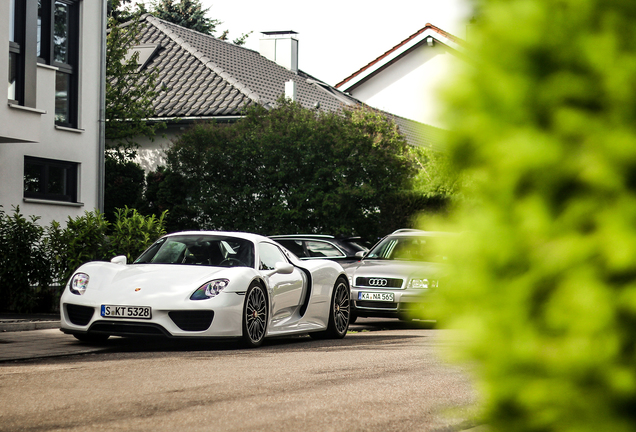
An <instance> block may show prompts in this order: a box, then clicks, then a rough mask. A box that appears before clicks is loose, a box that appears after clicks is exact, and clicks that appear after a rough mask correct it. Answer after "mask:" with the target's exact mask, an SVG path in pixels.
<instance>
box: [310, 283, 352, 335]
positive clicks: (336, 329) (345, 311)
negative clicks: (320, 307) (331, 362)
mask: <svg viewBox="0 0 636 432" xmlns="http://www.w3.org/2000/svg"><path fill="white" fill-rule="evenodd" d="M350 296H351V293H350V291H349V285H347V280H346V279H345V278H343V277H339V278H338V279H337V280H336V285H335V286H334V289H333V294H332V295H331V305H330V308H329V325H328V326H327V330H325V331H323V332H316V333H310V336H311V337H313V338H314V339H342V338H343V337H345V335H346V334H347V330H348V329H349V319H350V317H351V302H350V300H349V297H350Z"/></svg>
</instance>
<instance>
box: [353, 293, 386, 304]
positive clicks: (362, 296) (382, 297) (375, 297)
mask: <svg viewBox="0 0 636 432" xmlns="http://www.w3.org/2000/svg"><path fill="white" fill-rule="evenodd" d="M393 298H394V297H393V293H374V292H359V293H358V300H372V301H385V302H392V301H393Z"/></svg>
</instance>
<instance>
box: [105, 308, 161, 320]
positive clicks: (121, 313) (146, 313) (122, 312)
mask: <svg viewBox="0 0 636 432" xmlns="http://www.w3.org/2000/svg"><path fill="white" fill-rule="evenodd" d="M102 316H103V317H104V318H137V319H150V318H152V311H151V309H150V307H149V306H115V305H102Z"/></svg>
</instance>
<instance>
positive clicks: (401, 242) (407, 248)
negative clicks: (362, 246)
mask: <svg viewBox="0 0 636 432" xmlns="http://www.w3.org/2000/svg"><path fill="white" fill-rule="evenodd" d="M441 239H442V237H440V236H410V237H404V236H395V237H387V238H385V239H384V240H382V241H381V242H380V243H378V244H377V245H376V246H375V247H374V248H373V249H372V250H371V251H370V252H369V253H368V254H367V256H366V257H365V258H364V259H377V260H403V261H422V262H444V261H445V260H446V257H444V256H443V255H442V252H441V249H440V246H441V244H440V242H441Z"/></svg>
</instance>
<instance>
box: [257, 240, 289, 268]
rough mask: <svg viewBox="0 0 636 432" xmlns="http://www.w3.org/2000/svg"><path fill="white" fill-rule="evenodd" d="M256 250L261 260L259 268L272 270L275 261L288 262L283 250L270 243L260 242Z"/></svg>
mask: <svg viewBox="0 0 636 432" xmlns="http://www.w3.org/2000/svg"><path fill="white" fill-rule="evenodd" d="M258 251H259V256H260V260H261V264H260V270H274V266H275V265H276V263H277V262H288V261H287V257H285V254H284V253H283V251H281V250H280V249H279V248H278V246H276V245H273V244H271V243H260V244H259V245H258Z"/></svg>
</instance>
